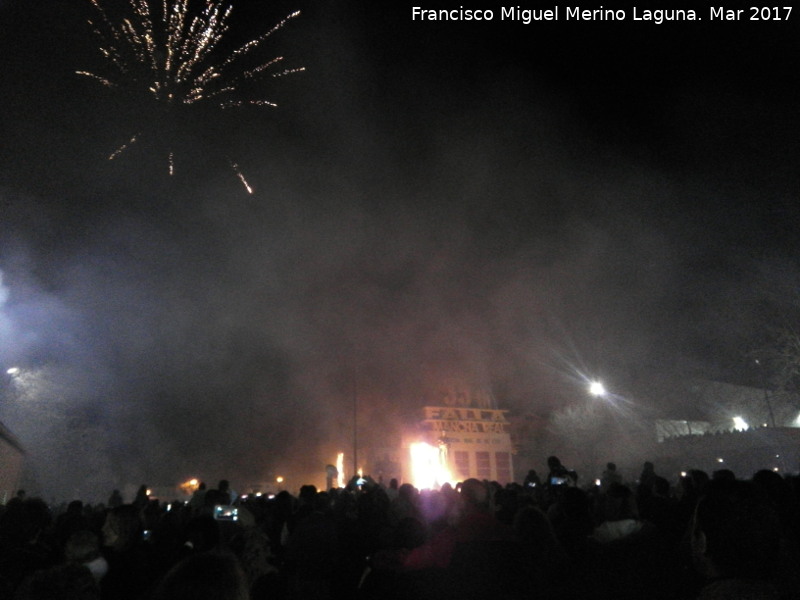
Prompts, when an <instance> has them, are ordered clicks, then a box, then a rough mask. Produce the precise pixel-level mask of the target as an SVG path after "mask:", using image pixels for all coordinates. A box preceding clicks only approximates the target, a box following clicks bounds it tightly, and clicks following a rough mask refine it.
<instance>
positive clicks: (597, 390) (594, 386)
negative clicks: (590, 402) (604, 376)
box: [589, 381, 606, 396]
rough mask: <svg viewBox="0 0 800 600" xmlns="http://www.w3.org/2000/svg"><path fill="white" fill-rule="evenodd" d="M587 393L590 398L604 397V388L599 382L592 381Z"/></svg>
mask: <svg viewBox="0 0 800 600" xmlns="http://www.w3.org/2000/svg"><path fill="white" fill-rule="evenodd" d="M589 393H590V394H591V395H592V396H605V395H606V388H605V386H604V385H603V384H602V383H600V382H599V381H592V382H591V383H590V384H589Z"/></svg>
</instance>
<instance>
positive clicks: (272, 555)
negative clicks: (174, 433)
mask: <svg viewBox="0 0 800 600" xmlns="http://www.w3.org/2000/svg"><path fill="white" fill-rule="evenodd" d="M547 465H548V466H547V475H546V476H544V477H540V476H539V475H538V474H537V472H536V471H535V470H530V471H529V472H528V474H527V476H526V477H525V478H524V481H523V482H521V483H509V484H506V485H500V484H498V483H497V482H491V481H479V480H477V479H467V480H465V481H463V482H460V483H459V484H457V485H455V486H451V485H449V484H445V485H443V486H442V487H441V488H439V489H436V490H418V489H416V488H414V487H413V486H411V485H410V484H408V483H403V484H402V485H398V482H397V481H396V480H394V479H393V480H391V481H390V482H388V483H384V482H380V481H374V480H372V479H371V478H369V477H367V478H366V479H364V480H362V479H353V480H352V481H351V482H350V484H349V485H348V486H347V487H345V488H333V489H329V490H318V489H317V488H315V487H314V486H312V485H306V486H303V487H302V488H301V489H300V490H299V493H297V494H296V495H293V494H290V493H289V492H287V491H282V492H280V493H278V494H277V495H275V496H269V497H268V496H258V495H249V496H245V497H242V496H237V495H236V494H235V493H234V492H232V490H231V489H230V485H229V484H228V482H227V481H225V480H223V481H220V482H219V483H218V484H217V486H216V487H215V488H213V489H208V488H207V486H206V484H201V485H200V487H199V488H198V490H197V491H196V492H195V493H194V495H193V496H192V497H191V499H188V500H180V501H171V502H165V501H164V500H163V499H162V500H158V499H153V498H150V497H149V496H148V495H147V487H146V486H142V487H141V488H140V490H139V492H138V493H137V494H136V496H135V498H133V499H131V500H130V501H129V502H125V501H124V499H123V498H122V496H121V495H120V494H119V492H118V491H116V490H115V491H114V493H113V494H112V495H111V497H110V498H109V500H108V502H107V503H106V504H104V505H95V506H89V505H87V504H84V503H83V502H81V501H80V500H74V501H72V502H70V503H69V504H68V505H66V506H63V507H53V506H48V505H47V504H46V503H45V502H44V501H42V500H41V499H39V498H29V497H25V495H24V493H22V492H20V493H19V494H18V495H17V497H15V498H13V499H12V500H10V501H9V502H8V503H7V504H6V505H5V506H3V507H1V508H0V598H9V599H14V600H45V599H46V600H55V599H69V600H188V599H193V600H202V599H206V598H208V599H211V598H213V599H215V600H339V599H344V598H347V599H348V600H353V599H355V600H394V599H397V600H399V599H406V598H408V599H414V600H426V599H436V600H448V599H451V598H452V599H459V600H473V599H474V600H477V599H484V598H486V599H488V598H491V599H493V600H504V599H508V600H517V599H523V598H525V599H528V598H530V599H536V598H545V599H549V598H554V599H559V600H563V599H570V598H593V599H599V600H605V599H609V600H611V599H614V600H625V599H628V598H631V599H632V598H652V599H656V600H659V599H661V600H689V599H695V598H699V599H701V600H716V599H734V598H735V599H759V600H760V599H765V600H766V599H770V600H771V599H782V600H785V599H790V598H798V597H800V485H799V484H800V477H797V476H788V475H787V476H783V475H780V474H778V473H776V472H774V471H771V470H763V471H758V472H757V473H755V474H751V475H748V476H747V477H746V478H742V477H737V476H736V475H735V474H734V473H732V472H731V471H727V470H720V471H715V472H713V473H711V474H708V473H706V472H704V471H699V470H694V471H689V472H687V473H686V474H685V475H682V476H681V477H680V478H678V479H677V480H676V481H674V482H670V481H669V480H668V479H666V478H664V477H662V476H659V475H658V474H657V472H656V469H655V467H654V465H653V464H652V463H649V462H645V463H644V465H643V468H642V470H641V474H640V476H639V477H638V478H637V479H636V480H635V481H625V480H624V479H623V477H622V476H621V475H620V473H619V472H618V471H617V468H616V465H615V464H613V463H608V465H607V466H606V469H605V470H604V471H603V473H602V475H601V476H600V477H599V478H598V479H597V480H596V481H595V480H594V479H592V484H591V485H589V486H583V485H581V484H580V479H579V477H578V474H577V473H575V472H574V471H572V470H570V469H568V468H567V467H565V466H564V465H562V464H561V461H560V460H558V458H557V457H554V456H553V457H549V459H548V461H547Z"/></svg>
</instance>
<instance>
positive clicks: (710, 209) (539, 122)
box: [0, 0, 800, 499]
mask: <svg viewBox="0 0 800 600" xmlns="http://www.w3.org/2000/svg"><path fill="white" fill-rule="evenodd" d="M195 1H198V0H195ZM120 3H121V2H120ZM112 4H113V3H112V2H111V0H109V1H108V2H106V3H105V5H112ZM233 4H234V12H233V14H232V17H231V28H230V31H229V37H228V38H227V41H226V44H229V46H225V47H223V48H222V49H221V50H223V51H224V50H230V49H233V48H235V47H237V46H239V45H240V44H241V43H243V42H245V41H247V40H248V39H252V38H254V37H256V36H258V35H259V34H261V33H263V32H264V31H266V30H268V29H269V28H270V27H271V26H272V25H274V24H275V23H277V22H278V21H280V19H281V18H283V17H284V16H286V15H287V14H289V13H290V12H292V11H294V10H298V9H299V10H301V11H302V14H301V16H300V17H299V18H297V19H294V20H292V21H291V22H290V23H289V24H288V25H287V26H286V27H285V28H284V29H282V30H280V31H279V32H277V33H276V34H275V35H274V37H272V38H271V39H270V41H269V42H268V43H267V44H265V45H264V47H263V54H262V56H265V57H267V58H269V57H271V56H277V55H281V56H284V57H285V60H284V65H285V66H286V67H300V66H302V67H305V69H306V70H305V71H304V72H301V73H296V74H293V75H291V76H287V77H283V78H278V79H269V80H265V81H263V82H261V83H258V84H252V85H251V86H249V87H247V86H245V87H243V89H242V91H241V93H242V94H243V95H252V96H255V97H262V98H268V99H270V100H271V101H273V102H275V103H277V104H278V106H277V107H276V108H269V107H253V108H242V109H237V110H226V111H219V110H217V109H216V108H214V107H206V108H202V107H201V108H198V109H197V110H193V111H189V110H177V111H174V112H173V113H165V112H164V111H162V110H161V108H160V107H159V106H157V105H154V104H153V103H149V102H143V101H142V99H141V98H140V97H139V96H137V95H136V94H133V93H128V92H127V91H123V92H119V91H116V92H115V91H113V90H109V89H107V88H103V87H102V86H100V85H98V84H97V83H96V82H94V81H92V80H90V79H88V78H85V77H80V76H78V75H76V74H75V71H77V70H90V71H101V70H102V69H103V68H104V66H105V65H104V63H103V59H102V57H101V56H100V54H99V53H98V51H97V47H98V43H97V39H96V38H95V37H93V35H92V32H91V30H90V28H89V26H88V25H87V23H86V19H87V18H88V17H90V16H91V15H93V9H92V7H91V5H90V3H89V2H88V0H87V1H86V2H82V1H81V0H69V2H65V1H64V0H41V1H37V2H30V1H23V0H0V77H2V80H1V81H0V90H2V91H0V148H1V149H2V153H1V154H0V156H1V157H2V161H1V162H0V274H1V275H2V280H1V284H0V365H2V366H3V372H4V371H5V369H6V368H8V367H11V366H18V367H20V368H21V369H22V370H23V374H24V375H25V377H26V379H24V380H22V379H20V378H17V379H14V378H11V377H5V379H4V380H3V388H2V390H3V393H2V405H0V420H2V421H3V422H4V423H5V424H6V425H7V426H8V427H9V428H10V429H11V430H12V431H14V432H15V433H16V435H17V436H18V437H19V438H20V440H21V441H22V443H23V445H24V446H25V447H26V448H27V449H28V454H29V458H30V463H31V465H32V470H33V473H34V474H33V475H32V481H35V485H37V486H39V487H40V489H41V491H42V493H43V494H45V495H47V496H48V497H50V496H52V497H57V498H64V499H70V498H69V497H71V496H76V497H86V498H100V499H105V498H106V497H107V495H108V493H110V491H111V489H113V488H120V489H128V488H129V487H130V486H135V485H138V484H139V483H144V482H146V483H149V484H150V485H153V486H156V485H161V486H167V485H174V484H175V483H177V482H179V481H183V480H184V479H186V478H189V477H191V476H199V477H201V478H203V479H206V480H208V481H210V482H212V483H214V482H215V481H216V480H217V479H219V478H222V477H227V478H229V479H231V480H232V482H233V483H234V487H237V486H238V487H239V488H245V487H246V486H247V485H249V484H250V483H252V482H261V481H266V480H268V479H269V478H272V477H274V476H275V475H276V474H284V473H289V474H292V475H291V476H294V477H296V478H297V480H298V481H297V485H298V486H299V483H301V481H299V480H300V479H301V478H303V477H307V476H308V474H313V475H314V476H321V475H319V474H322V473H323V472H324V465H325V464H327V463H330V462H332V461H333V460H334V458H335V453H336V452H337V451H339V450H345V449H346V448H347V447H348V445H349V444H352V441H351V436H352V404H353V398H354V397H357V398H358V405H359V427H360V432H361V433H360V435H361V436H363V438H364V440H365V443H368V442H370V441H374V440H378V441H386V440H391V439H393V438H392V436H393V435H395V434H396V432H397V429H398V424H400V423H404V422H405V419H406V418H407V417H408V416H409V415H413V414H414V411H415V410H417V409H418V408H419V407H421V406H423V405H425V404H426V402H430V401H432V400H433V399H435V398H436V394H437V390H439V389H440V388H441V387H442V386H443V385H446V384H443V383H442V382H447V381H460V382H464V384H465V385H469V386H480V387H484V388H486V389H490V390H491V391H492V393H493V395H494V396H495V398H496V400H497V403H498V405H499V406H501V407H503V408H508V409H512V410H513V411H515V414H524V413H535V414H537V415H540V416H542V417H543V418H544V419H547V418H548V415H550V414H551V413H553V411H558V410H561V409H563V408H564V407H566V406H569V405H570V404H571V403H574V402H580V401H582V400H583V397H584V396H585V395H586V394H585V389H584V381H583V380H582V377H592V378H593V377H598V378H601V379H603V380H604V382H605V383H606V385H607V387H609V388H611V389H616V390H621V391H620V392H619V393H620V394H622V393H624V394H625V395H626V396H627V397H629V398H631V399H633V400H635V401H636V400H637V399H640V400H639V401H641V402H642V403H645V402H647V403H648V406H649V407H650V408H653V407H656V408H659V409H663V410H665V411H666V412H669V411H670V410H673V411H675V410H680V407H678V406H675V407H672V406H669V405H668V400H667V399H666V398H663V399H660V398H658V397H654V396H655V394H654V393H653V390H652V389H651V388H650V383H651V382H653V381H655V380H656V379H664V378H676V380H682V379H686V378H689V377H702V378H709V379H720V380H724V381H729V382H732V383H742V384H757V383H758V381H755V380H754V377H756V374H755V373H753V372H752V360H751V356H752V352H753V351H756V350H759V349H761V348H764V347H766V346H768V345H769V344H770V343H771V341H772V340H773V339H774V337H775V332H776V331H779V330H780V329H782V328H786V327H790V326H796V325H797V317H798V308H800V303H799V302H798V290H799V289H800V288H799V287H798V285H799V284H800V264H798V250H800V236H798V224H800V207H799V205H798V191H799V189H800V177H798V173H800V171H799V170H798V159H799V158H800V145H799V142H798V140H800V119H799V117H798V114H799V112H798V107H800V37H798V33H800V27H799V26H798V25H800V8H798V9H797V10H796V11H793V14H792V15H791V16H790V19H789V20H788V21H780V22H779V21H772V22H763V21H762V22H756V21H749V20H745V19H747V18H748V17H749V15H750V12H751V11H750V10H748V9H745V11H744V12H743V13H742V19H743V20H742V21H740V22H710V21H709V20H708V9H707V7H698V14H699V15H700V16H701V17H702V18H703V20H702V21H699V22H694V23H692V22H672V23H663V24H661V25H657V24H654V23H646V22H633V21H632V20H631V15H632V6H631V5H616V4H615V5H613V6H612V5H611V4H608V5H606V8H622V9H625V10H626V12H627V15H628V20H626V21H624V22H572V21H570V22H566V21H564V20H563V13H564V11H565V9H566V7H567V6H573V5H568V4H562V5H559V6H560V7H561V15H562V20H561V21H559V22H548V23H542V22H540V23H531V24H530V25H525V24H523V23H521V22H501V21H500V18H499V13H500V9H499V7H495V6H491V5H488V4H486V5H463V6H464V8H481V9H483V8H492V9H494V11H495V19H494V20H493V21H491V22H482V23H481V22H449V23H444V22H420V21H413V20H412V4H405V3H397V2H395V3H375V2H356V1H346V2H326V3H322V2H316V3H314V2H306V1H304V0H300V1H299V2H289V1H288V0H280V1H278V2H265V1H261V0H252V1H248V2H244V1H243V0H240V1H235V2H233ZM421 6H423V7H424V8H436V9H438V8H445V7H448V8H449V7H451V5H448V4H444V5H421ZM452 6H455V5H452ZM598 6H599V5H597V6H595V5H591V6H589V5H587V6H586V8H597V7H598ZM549 7H551V6H548V7H544V8H549ZM646 7H650V8H653V7H652V6H650V5H649V4H644V5H643V6H641V7H640V11H641V9H642V8H646ZM688 7H689V5H686V6H684V8H688ZM523 8H543V7H541V6H532V5H525V6H523ZM795 12H796V14H794V13H795ZM137 131H144V132H145V133H144V135H143V136H142V139H141V142H139V143H137V144H135V145H133V146H132V147H131V148H130V149H129V150H128V151H126V152H125V153H123V154H122V155H120V156H119V157H118V158H116V159H115V160H113V161H109V160H107V157H108V156H109V154H110V153H111V152H112V151H113V150H114V149H115V148H117V147H118V146H119V145H120V144H122V143H124V142H125V141H127V140H128V139H129V138H130V136H131V135H132V134H133V133H136V132H137ZM168 148H174V150H175V168H176V172H175V174H174V175H173V176H171V177H170V176H169V175H168V174H167V159H166V154H167V149H168ZM231 161H233V162H235V163H236V164H238V165H239V167H240V168H241V171H242V172H243V173H244V174H245V176H246V178H247V180H248V182H249V183H250V184H251V185H252V187H253V188H254V193H253V194H252V195H251V194H248V193H247V192H246V191H245V189H244V188H243V186H242V185H241V184H240V182H239V180H238V179H237V177H236V173H235V172H234V171H233V170H232V169H231V167H230V162H231ZM645 399H647V400H645Z"/></svg>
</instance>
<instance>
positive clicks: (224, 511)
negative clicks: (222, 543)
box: [214, 504, 239, 521]
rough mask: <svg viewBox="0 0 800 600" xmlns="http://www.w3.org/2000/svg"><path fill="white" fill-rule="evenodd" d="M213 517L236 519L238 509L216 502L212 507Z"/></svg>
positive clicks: (218, 519)
mask: <svg viewBox="0 0 800 600" xmlns="http://www.w3.org/2000/svg"><path fill="white" fill-rule="evenodd" d="M214 518H215V519H216V520H217V521H237V520H238V519H239V509H238V508H236V507H234V506H222V505H220V504H218V505H217V506H215V507H214Z"/></svg>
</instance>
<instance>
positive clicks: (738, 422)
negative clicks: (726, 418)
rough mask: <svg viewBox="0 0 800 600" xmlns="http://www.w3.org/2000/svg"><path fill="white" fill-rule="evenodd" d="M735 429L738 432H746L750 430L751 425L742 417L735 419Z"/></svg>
mask: <svg viewBox="0 0 800 600" xmlns="http://www.w3.org/2000/svg"><path fill="white" fill-rule="evenodd" d="M733 428H734V429H735V430H736V431H745V430H747V429H750V425H748V424H747V421H745V420H744V419H743V418H742V417H733Z"/></svg>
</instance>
